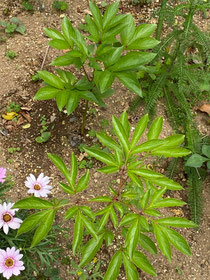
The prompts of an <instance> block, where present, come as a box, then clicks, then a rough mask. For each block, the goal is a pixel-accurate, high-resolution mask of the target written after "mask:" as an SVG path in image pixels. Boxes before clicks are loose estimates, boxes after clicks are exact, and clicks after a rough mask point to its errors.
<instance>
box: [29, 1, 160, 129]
mask: <svg viewBox="0 0 210 280" xmlns="http://www.w3.org/2000/svg"><path fill="white" fill-rule="evenodd" d="M118 6H119V1H116V2H115V3H113V4H111V5H109V6H107V8H106V10H105V12H104V15H102V13H101V11H100V10H99V8H98V7H97V6H96V5H95V4H94V3H93V2H91V1H90V2H89V7H90V11H91V14H92V16H90V15H87V16H86V18H85V22H86V31H87V33H86V35H85V36H84V35H83V34H82V33H80V31H79V30H78V29H77V28H75V27H73V26H72V24H71V22H70V20H69V19H68V18H66V17H65V18H64V19H63V21H62V25H61V32H60V31H58V30H56V29H51V28H45V33H46V34H47V36H49V37H50V38H51V40H50V42H49V45H50V46H51V47H53V48H56V49H59V50H65V54H63V55H61V56H58V57H57V58H56V59H55V60H53V61H52V63H51V65H53V66H62V67H66V66H67V68H62V69H56V72H57V75H54V74H52V73H51V72H48V71H46V70H43V71H39V72H38V75H39V77H40V78H41V79H42V80H43V81H44V82H45V83H44V84H45V86H44V87H42V88H41V89H39V91H38V92H37V93H36V95H35V97H34V98H35V99H38V100H48V99H54V98H55V100H56V103H57V107H58V109H59V110H60V111H62V110H63V108H64V107H65V108H66V111H67V113H68V114H71V113H72V112H73V111H74V110H75V109H76V108H77V106H78V104H79V101H80V100H81V99H83V100H86V107H85V111H84V114H83V123H82V133H83V131H84V126H85V121H86V113H87V110H88V104H89V102H94V103H96V104H98V105H99V106H105V103H104V99H106V98H108V97H110V96H111V95H112V94H113V93H114V90H113V89H111V86H112V84H113V82H114V80H115V79H117V80H119V81H120V82H121V83H122V84H123V85H124V86H125V87H126V88H128V89H129V90H131V91H132V92H134V93H136V94H138V95H139V96H141V97H142V96H143V95H142V90H141V87H140V84H139V81H138V79H137V76H136V71H137V70H139V69H140V68H141V67H142V66H143V65H145V64H148V63H149V62H150V61H151V60H153V58H154V57H155V56H156V54H155V53H152V52H150V51H148V50H149V49H152V48H154V47H155V46H156V45H157V44H159V41H157V40H156V39H154V38H152V37H151V35H152V34H153V33H154V31H155V29H156V25H155V24H140V25H138V26H137V27H136V26H135V21H134V18H133V16H132V15H131V14H126V15H122V14H117V12H118ZM70 65H73V66H74V68H75V70H71V71H69V66H70ZM77 70H79V73H78V75H75V73H76V72H77ZM78 77H79V78H78Z"/></svg>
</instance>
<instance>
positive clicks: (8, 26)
mask: <svg viewBox="0 0 210 280" xmlns="http://www.w3.org/2000/svg"><path fill="white" fill-rule="evenodd" d="M0 26H1V27H3V28H4V32H5V33H6V34H11V33H14V32H18V33H20V34H22V35H24V33H25V30H26V28H25V25H24V24H23V23H22V22H21V21H20V20H19V19H18V18H16V17H12V18H10V19H9V21H8V22H6V21H0Z"/></svg>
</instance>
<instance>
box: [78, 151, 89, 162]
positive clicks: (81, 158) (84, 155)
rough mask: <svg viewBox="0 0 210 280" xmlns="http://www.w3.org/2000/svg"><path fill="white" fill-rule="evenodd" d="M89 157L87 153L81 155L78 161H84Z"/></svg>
mask: <svg viewBox="0 0 210 280" xmlns="http://www.w3.org/2000/svg"><path fill="white" fill-rule="evenodd" d="M86 156H88V154H87V153H86V152H84V153H80V155H79V157H78V161H82V160H83V158H84V157H86Z"/></svg>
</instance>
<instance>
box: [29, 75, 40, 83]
mask: <svg viewBox="0 0 210 280" xmlns="http://www.w3.org/2000/svg"><path fill="white" fill-rule="evenodd" d="M31 79H32V81H33V82H38V81H39V80H40V78H39V74H38V73H36V74H34V75H32V76H31Z"/></svg>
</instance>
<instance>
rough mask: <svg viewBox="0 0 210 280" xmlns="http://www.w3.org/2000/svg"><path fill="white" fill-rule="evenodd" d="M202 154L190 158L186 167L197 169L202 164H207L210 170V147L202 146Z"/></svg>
mask: <svg viewBox="0 0 210 280" xmlns="http://www.w3.org/2000/svg"><path fill="white" fill-rule="evenodd" d="M202 154H203V155H204V156H205V157H204V156H201V155H199V154H193V155H192V156H190V157H189V158H188V160H187V162H186V164H185V165H186V166H189V167H195V168H199V167H201V166H202V165H203V163H204V162H206V163H207V168H208V169H210V145H203V147H202Z"/></svg>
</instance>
